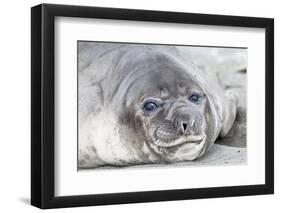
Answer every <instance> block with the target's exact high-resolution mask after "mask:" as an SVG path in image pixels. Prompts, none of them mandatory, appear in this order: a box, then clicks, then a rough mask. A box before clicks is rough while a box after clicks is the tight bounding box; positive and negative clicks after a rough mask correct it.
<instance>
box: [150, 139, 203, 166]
mask: <svg viewBox="0 0 281 213" xmlns="http://www.w3.org/2000/svg"><path fill="white" fill-rule="evenodd" d="M205 143H206V137H205V136H202V135H188V136H183V137H180V138H178V139H176V140H174V141H172V142H169V143H167V142H162V141H159V140H157V141H155V142H154V145H155V146H156V147H157V150H158V152H159V151H160V150H162V151H160V152H161V153H162V152H163V150H165V151H164V152H163V153H162V155H165V156H163V157H164V158H165V159H166V160H168V161H171V162H173V161H186V160H188V161H189V160H195V159H197V158H199V157H201V156H202V155H203V153H204V152H205ZM164 153H165V154H164Z"/></svg>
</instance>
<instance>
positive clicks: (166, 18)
mask: <svg viewBox="0 0 281 213" xmlns="http://www.w3.org/2000/svg"><path fill="white" fill-rule="evenodd" d="M58 16H63V17H80V18H100V19H113V20H114V19H115V20H131V21H146V22H162V23H182V24H200V25H217V26H237V27H250V28H264V29H265V34H266V38H265V39H266V41H265V43H266V47H265V62H266V63H265V73H266V74H265V76H266V78H265V85H266V86H265V89H266V97H265V100H266V106H265V114H266V118H265V121H266V128H265V132H266V134H265V139H264V140H265V184H261V185H245V186H229V187H228V186H226V187H213V188H197V189H177V190H163V191H145V192H130V193H112V194H92V195H78V196H77V195H73V196H59V197H56V196H55V195H54V189H55V181H54V178H55V171H54V166H55V165H54V163H55V161H54V157H55V156H54V153H55V152H54V151H55V150H54V149H55V137H54V136H55V85H54V82H55V81H54V78H55V68H54V59H55V54H54V50H55V46H54V20H55V17H58ZM272 193H274V20H273V19H271V18H256V17H241V16H225V15H208V14H194V13H178V12H164V11H148V10H131V9H113V8H102V7H86V6H67V5H53V4H41V5H38V6H35V7H32V8H31V204H32V205H34V206H37V207H39V208H43V209H46V208H60V207H76V206H90V205H105V204H121V203H138V202H154V201H169V200H183V199H197V198H217V197H229V196H246V195H260V194H272Z"/></svg>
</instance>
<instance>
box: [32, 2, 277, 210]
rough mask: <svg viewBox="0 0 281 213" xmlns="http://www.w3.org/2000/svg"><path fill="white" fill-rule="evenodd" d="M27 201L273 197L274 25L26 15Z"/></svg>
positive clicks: (47, 9) (211, 18)
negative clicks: (28, 97)
mask: <svg viewBox="0 0 281 213" xmlns="http://www.w3.org/2000/svg"><path fill="white" fill-rule="evenodd" d="M31 41H32V42H31V52H32V54H31V58H32V63H31V96H32V98H31V99H32V100H31V110H32V113H31V114H32V115H31V121H32V122H31V123H32V126H31V129H32V134H31V136H32V137H31V204H32V205H34V206H37V207H39V208H59V207H74V206H89V205H105V204H121V203H137V202H153V201H169V200H183V199H197V198H215V197H227V196H245V195H259V194H272V193H273V191H274V173H273V172H274V155H273V154H274V152H273V142H274V21H273V19H271V18H256V17H238V16H223V15H209V14H194V13H178V12H164V11H148V10H129V9H116V8H114V9H113V8H101V7H86V6H67V5H52V4H41V5H38V6H35V7H33V8H32V9H31Z"/></svg>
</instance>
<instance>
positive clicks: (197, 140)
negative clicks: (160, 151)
mask: <svg viewBox="0 0 281 213" xmlns="http://www.w3.org/2000/svg"><path fill="white" fill-rule="evenodd" d="M203 139H204V137H203V136H201V135H188V136H184V137H181V138H178V139H176V140H174V141H172V142H170V143H167V142H163V141H159V140H157V141H156V142H155V145H156V146H158V147H163V148H172V147H176V146H180V145H183V144H187V143H188V144H194V145H195V144H201V142H202V141H203Z"/></svg>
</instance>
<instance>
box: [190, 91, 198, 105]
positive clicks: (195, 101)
mask: <svg viewBox="0 0 281 213" xmlns="http://www.w3.org/2000/svg"><path fill="white" fill-rule="evenodd" d="M200 99H201V95H200V94H197V93H193V94H192V95H191V96H189V100H190V101H191V102H193V103H199V101H200Z"/></svg>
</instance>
